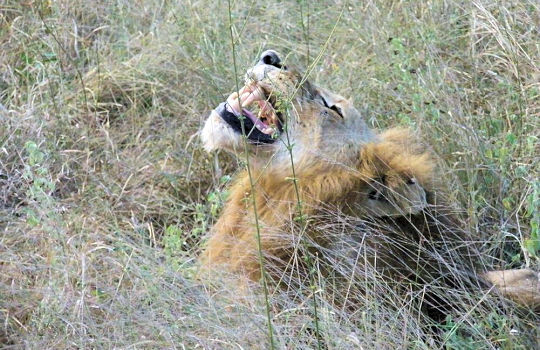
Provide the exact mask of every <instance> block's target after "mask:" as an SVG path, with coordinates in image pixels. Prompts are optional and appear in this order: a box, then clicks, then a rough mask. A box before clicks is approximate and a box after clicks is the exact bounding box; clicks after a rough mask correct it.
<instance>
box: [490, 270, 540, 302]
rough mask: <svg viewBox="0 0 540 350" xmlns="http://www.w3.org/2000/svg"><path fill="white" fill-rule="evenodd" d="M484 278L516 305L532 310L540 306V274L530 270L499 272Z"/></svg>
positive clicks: (491, 272)
mask: <svg viewBox="0 0 540 350" xmlns="http://www.w3.org/2000/svg"><path fill="white" fill-rule="evenodd" d="M482 277H483V278H484V279H485V280H486V281H488V282H490V283H492V284H493V285H494V286H495V287H496V288H497V290H499V291H500V292H501V294H502V295H504V296H505V297H507V298H509V299H511V300H513V301H515V302H516V303H518V304H521V305H524V306H529V307H531V308H536V307H539V306H540V283H539V279H540V273H538V272H534V271H532V270H530V269H516V270H497V271H489V272H486V273H484V274H483V275H482Z"/></svg>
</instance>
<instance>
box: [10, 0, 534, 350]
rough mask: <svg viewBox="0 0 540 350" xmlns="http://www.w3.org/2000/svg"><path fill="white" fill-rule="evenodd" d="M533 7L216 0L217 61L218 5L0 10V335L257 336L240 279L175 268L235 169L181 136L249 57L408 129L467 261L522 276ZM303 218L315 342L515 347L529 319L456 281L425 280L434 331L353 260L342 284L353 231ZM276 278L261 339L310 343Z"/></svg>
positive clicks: (186, 259) (112, 2)
mask: <svg viewBox="0 0 540 350" xmlns="http://www.w3.org/2000/svg"><path fill="white" fill-rule="evenodd" d="M342 9H343V10H344V11H343V15H342V18H341V19H340V20H339V21H337V18H339V16H340V13H341V11H342ZM539 13H540V11H539V8H538V4H537V3H536V2H534V1H527V0H522V1H514V0H501V1H487V0H486V1H483V0H475V1H472V2H465V3H464V2H460V1H455V0H448V1H416V2H415V1H410V2H388V1H371V2H365V3H363V2H362V3H361V2H358V3H353V2H351V3H349V4H345V3H344V2H329V1H327V2H317V3H309V5H308V4H307V3H306V2H300V3H299V2H296V1H283V2H276V3H272V2H263V1H255V0H254V1H252V2H246V3H244V2H232V8H231V15H232V24H233V26H232V31H233V33H234V38H235V40H236V41H235V47H236V52H235V54H236V60H237V62H238V63H239V66H238V69H237V72H235V70H234V68H233V65H232V62H233V54H232V50H231V41H230V40H231V35H230V32H229V24H228V23H229V22H228V11H227V7H226V4H224V3H221V2H215V1H214V2H212V1H190V2H185V3H177V2H173V1H165V0H163V1H149V0H142V1H138V2H130V1H123V0H109V1H105V0H98V1H94V2H88V1H80V0H72V1H65V0H57V1H27V2H21V1H16V0H8V1H4V2H2V4H0V229H1V230H0V232H1V235H0V318H1V319H0V321H1V322H0V327H1V328H0V344H2V347H4V348H38V347H41V348H55V349H56V348H186V349H190V348H194V347H195V346H199V347H202V348H223V349H229V348H244V349H249V348H268V347H269V343H268V342H267V340H266V339H268V331H267V326H268V321H267V314H266V310H265V309H266V307H265V303H264V300H262V297H261V293H260V292H258V291H255V290H254V291H253V293H247V295H240V296H239V295H238V293H237V292H236V290H235V288H234V287H235V285H234V283H231V282H230V281H228V278H226V277H224V278H223V279H222V280H220V279H218V278H216V281H213V282H212V284H211V285H209V284H206V283H205V284H203V283H201V282H200V281H197V280H196V279H195V277H194V275H195V273H196V269H197V265H196V256H197V254H198V251H199V249H200V248H199V247H200V244H201V242H202V241H204V237H205V235H206V234H207V233H208V230H209V228H210V227H211V225H212V224H213V222H214V221H215V219H216V218H217V216H218V215H219V211H220V208H221V207H222V205H223V201H224V200H225V198H226V194H227V193H226V191H227V184H228V183H229V180H230V178H231V177H232V176H234V171H235V170H234V169H236V168H239V167H240V166H241V164H237V161H236V160H235V159H234V158H232V157H230V156H229V155H226V154H218V155H216V156H209V155H207V154H205V153H204V152H203V151H202V149H201V147H200V144H199V140H198V138H197V137H196V133H197V131H198V129H199V128H200V126H201V124H202V122H203V121H204V119H205V118H206V116H207V115H208V113H209V111H210V110H211V109H212V108H213V107H214V106H216V105H217V104H218V103H219V102H221V101H223V100H225V98H226V96H228V95H229V93H230V92H231V91H233V90H234V89H235V84H234V81H235V79H237V78H238V77H239V74H240V73H239V72H243V71H245V69H246V68H247V67H249V66H251V65H252V64H253V63H254V60H255V59H256V58H257V54H258V53H259V52H261V51H262V50H263V49H265V48H274V49H276V50H278V51H280V52H283V53H286V54H288V56H289V57H288V60H290V61H293V62H298V64H299V65H304V64H305V66H304V68H306V69H307V68H308V67H309V65H311V64H313V66H312V67H313V69H309V72H310V75H309V79H310V81H313V82H315V83H317V84H320V85H322V86H325V87H328V88H330V89H332V90H334V91H336V92H339V93H340V94H342V95H344V96H348V97H350V98H351V99H352V100H353V101H354V103H355V105H356V106H357V107H359V108H360V109H362V110H363V112H364V116H365V118H366V120H367V121H368V123H369V124H370V125H371V126H372V127H375V128H384V127H389V126H394V125H404V126H409V127H411V128H413V129H415V130H416V131H417V132H418V133H419V134H420V135H422V137H423V139H424V140H425V141H426V143H427V144H429V145H431V147H432V148H433V152H434V153H435V154H436V155H437V156H438V158H439V160H440V165H441V167H442V169H444V173H445V181H446V182H447V184H448V186H447V189H446V190H447V193H448V196H449V199H450V200H451V201H452V202H455V203H456V207H457V208H458V209H459V210H461V211H463V212H464V213H465V214H466V215H464V217H465V218H466V219H464V220H465V224H466V226H467V228H468V230H469V231H471V232H472V233H473V236H474V237H476V238H477V240H479V241H480V242H481V248H480V253H481V256H480V257H479V259H481V260H482V263H483V264H485V266H486V267H489V268H512V267H522V266H528V267H530V268H533V269H538V254H539V253H538V248H539V247H538V225H539V221H540V218H539V216H538V215H539V214H538V210H537V209H538V203H539V194H540V182H539V180H538V146H537V144H538V131H537V130H538V119H539V118H538V117H539V113H540V108H539V104H538V102H537V100H538V98H539V91H540V90H539V85H538V80H539V79H538V78H539V77H540V73H539V69H538V61H539V57H540V55H539V47H538V39H539V35H538V16H539ZM308 23H309V24H308ZM332 30H333V34H332V35H331V40H330V41H328V42H327V40H328V38H329V37H330V35H329V33H330V32H331V31H332ZM326 45H327V48H326V49H325V50H322V49H323V48H324V47H325V46H326ZM317 52H324V54H323V55H322V56H321V57H320V59H315V57H316V56H315V53H317ZM320 219H321V222H326V223H327V224H326V226H321V227H320V228H319V229H320V230H326V231H325V232H328V233H329V234H330V235H333V236H334V237H335V242H336V245H335V247H334V249H333V250H327V251H325V252H324V254H325V256H324V258H325V259H326V261H330V262H333V264H332V265H333V267H334V269H333V272H331V273H328V272H326V273H318V272H317V274H316V277H317V287H318V291H317V301H318V302H319V304H318V309H317V319H318V320H319V326H320V334H321V338H322V339H321V341H322V343H323V344H324V346H325V347H327V348H329V349H341V348H364V349H372V348H418V349H431V348H436V347H438V346H439V347H440V346H441V345H440V344H441V343H443V344H444V345H442V346H443V347H445V348H453V349H495V348H500V349H516V348H523V349H527V348H531V346H534V342H535V338H536V337H537V333H536V332H537V330H536V325H537V323H538V318H537V316H535V315H534V314H533V313H532V312H530V311H528V310H523V309H519V308H516V307H515V306H514V305H512V304H510V303H509V302H506V301H504V300H501V299H499V298H497V296H493V295H486V294H483V293H479V294H478V295H473V294H472V293H466V292H462V291H459V290H457V289H456V290H447V291H441V293H443V294H444V295H447V296H448V298H449V299H453V300H456V299H459V300H462V301H463V307H461V308H456V310H455V312H454V313H453V314H449V315H448V318H447V320H446V322H444V323H441V324H438V325H434V326H436V327H438V328H440V329H442V336H441V337H440V339H436V337H434V336H433V334H432V332H430V329H429V327H426V325H428V324H430V323H432V322H433V321H431V320H429V319H428V318H426V317H425V316H424V315H423V314H422V313H421V312H420V309H419V308H420V305H421V301H422V298H423V295H422V293H421V292H419V291H417V290H416V289H415V288H414V286H411V288H410V289H409V290H407V288H403V286H402V285H401V286H400V285H399V283H395V284H392V283H389V282H386V283H383V282H381V281H382V279H381V278H380V276H378V275H377V273H376V270H371V269H370V267H369V264H365V265H364V266H367V267H365V271H362V274H358V276H361V278H360V279H359V278H358V276H356V275H355V276H356V277H355V276H351V273H356V272H358V270H357V267H358V266H360V265H362V264H360V263H361V262H362V261H361V259H364V256H365V255H362V254H355V255H354V254H353V256H351V255H350V254H349V255H347V254H348V252H349V253H350V251H351V250H350V249H349V248H350V247H351V246H352V247H358V244H359V242H356V241H354V240H353V241H351V240H350V235H346V234H345V233H346V232H351V230H354V228H355V227H358V225H364V224H365V223H361V222H358V221H357V219H355V218H350V217H347V216H346V215H345V214H343V213H338V212H335V211H332V210H330V211H328V212H323V213H321V218H320ZM262 229H267V230H271V228H264V227H263V228H262ZM270 232H271V231H270ZM286 239H288V238H287V237H284V240H286ZM289 239H290V238H289ZM313 244H315V243H313ZM340 249H341V250H340ZM363 249H369V247H364V248H363ZM340 251H341V252H343V254H340V253H339V252H340ZM361 251H362V250H358V252H361ZM364 252H366V250H364ZM308 253H309V252H308ZM372 253H374V252H372ZM327 264H328V263H327ZM327 267H328V266H321V267H320V268H321V269H323V270H324V269H326V268H327ZM269 268H271V266H269ZM343 276H346V278H344V277H343ZM304 277H306V276H304ZM300 282H301V283H305V284H306V285H311V284H310V282H309V281H307V282H306V281H305V280H302V279H300ZM292 283H295V282H294V281H291V287H290V288H289V289H287V288H285V289H284V290H282V289H279V290H274V291H273V294H271V295H270V300H271V303H270V308H271V311H272V313H271V314H272V323H273V326H274V327H273V328H274V330H273V334H274V337H275V339H274V340H275V342H276V348H306V349H310V348H314V347H316V346H317V339H316V337H315V336H314V333H313V320H314V317H313V308H312V307H311V306H310V303H311V302H312V300H311V299H310V298H312V297H313V298H314V296H312V295H310V294H309V293H305V294H304V292H303V291H302V290H301V289H298V288H294V287H293V285H292ZM464 283H465V282H464ZM434 286H435V287H436V286H437V285H436V283H435V284H434ZM307 289H309V288H307ZM343 299H345V301H343ZM336 300H337V301H339V302H336ZM339 305H341V306H339ZM441 339H442V341H441ZM437 344H439V345H437Z"/></svg>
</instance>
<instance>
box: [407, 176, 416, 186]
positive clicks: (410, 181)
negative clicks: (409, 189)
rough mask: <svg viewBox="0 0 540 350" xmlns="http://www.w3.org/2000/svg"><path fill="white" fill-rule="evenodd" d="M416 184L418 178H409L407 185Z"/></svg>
mask: <svg viewBox="0 0 540 350" xmlns="http://www.w3.org/2000/svg"><path fill="white" fill-rule="evenodd" d="M414 184H416V179H415V178H414V177H411V178H410V179H409V180H407V185H414Z"/></svg>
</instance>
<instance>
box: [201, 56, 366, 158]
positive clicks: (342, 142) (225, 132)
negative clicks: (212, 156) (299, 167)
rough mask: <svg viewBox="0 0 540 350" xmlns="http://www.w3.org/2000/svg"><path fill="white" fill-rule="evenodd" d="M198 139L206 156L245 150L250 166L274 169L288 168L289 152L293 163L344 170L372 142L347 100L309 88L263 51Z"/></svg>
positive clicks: (297, 74) (295, 72)
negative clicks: (324, 164)
mask: <svg viewBox="0 0 540 350" xmlns="http://www.w3.org/2000/svg"><path fill="white" fill-rule="evenodd" d="M257 109H258V111H256V110H257ZM242 115H243V116H242ZM243 135H246V143H245V144H244V141H243ZM201 137H202V140H203V143H204V147H205V149H206V150H207V151H213V150H217V149H223V150H227V151H230V152H233V153H235V154H242V153H243V152H244V151H245V148H244V146H247V150H248V152H249V153H250V156H252V157H253V159H254V160H255V161H256V160H263V161H264V162H268V161H269V160H270V159H271V165H274V166H275V165H279V164H283V165H285V164H290V160H291V158H290V152H289V150H292V155H293V160H294V162H295V163H298V162H303V163H310V162H315V161H316V162H320V161H321V160H322V159H324V160H326V161H328V162H330V163H333V164H345V165H350V163H351V161H352V160H353V158H354V156H355V154H357V151H359V149H360V146H361V145H362V144H364V143H366V142H369V141H372V140H373V139H374V137H375V136H374V134H373V133H372V132H371V130H370V129H369V128H368V127H367V126H366V124H365V122H364V120H363V119H362V117H361V115H360V113H359V112H358V111H357V110H356V109H355V108H354V107H353V105H352V104H351V103H350V102H349V101H348V100H346V99H345V98H343V97H341V96H339V95H336V94H334V93H331V92H329V91H326V90H324V89H322V88H319V87H316V86H314V85H313V84H311V83H310V82H309V81H308V80H307V79H306V77H305V76H304V75H303V74H302V73H300V72H299V71H298V70H297V69H295V68H293V67H292V66H289V65H288V64H285V62H283V60H282V59H281V58H280V56H279V55H278V53H277V52H275V51H273V50H268V51H265V52H263V53H262V55H261V57H260V60H259V62H258V63H257V64H256V65H255V66H254V67H253V68H251V69H249V70H248V71H247V73H246V75H245V85H244V87H242V88H241V89H240V91H238V92H236V93H233V94H231V96H229V99H228V100H227V103H226V104H225V103H224V104H221V105H220V106H219V107H218V108H216V110H214V111H213V112H212V113H211V115H210V117H209V118H208V120H207V121H206V124H205V126H204V128H203V130H202V133H201Z"/></svg>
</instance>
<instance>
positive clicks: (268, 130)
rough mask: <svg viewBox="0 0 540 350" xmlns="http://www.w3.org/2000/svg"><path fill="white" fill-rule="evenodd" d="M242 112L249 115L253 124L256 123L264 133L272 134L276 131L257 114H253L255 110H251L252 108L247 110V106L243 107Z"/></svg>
mask: <svg viewBox="0 0 540 350" xmlns="http://www.w3.org/2000/svg"><path fill="white" fill-rule="evenodd" d="M242 114H244V115H245V116H247V117H248V118H249V119H251V121H252V122H253V124H254V125H255V127H256V128H257V129H259V130H260V131H261V132H262V133H263V134H267V135H272V134H273V133H274V129H273V128H271V127H269V126H268V125H266V124H265V123H263V122H262V121H261V120H260V119H259V118H257V116H256V115H255V114H253V112H251V111H250V110H247V109H245V108H243V109H242Z"/></svg>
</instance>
